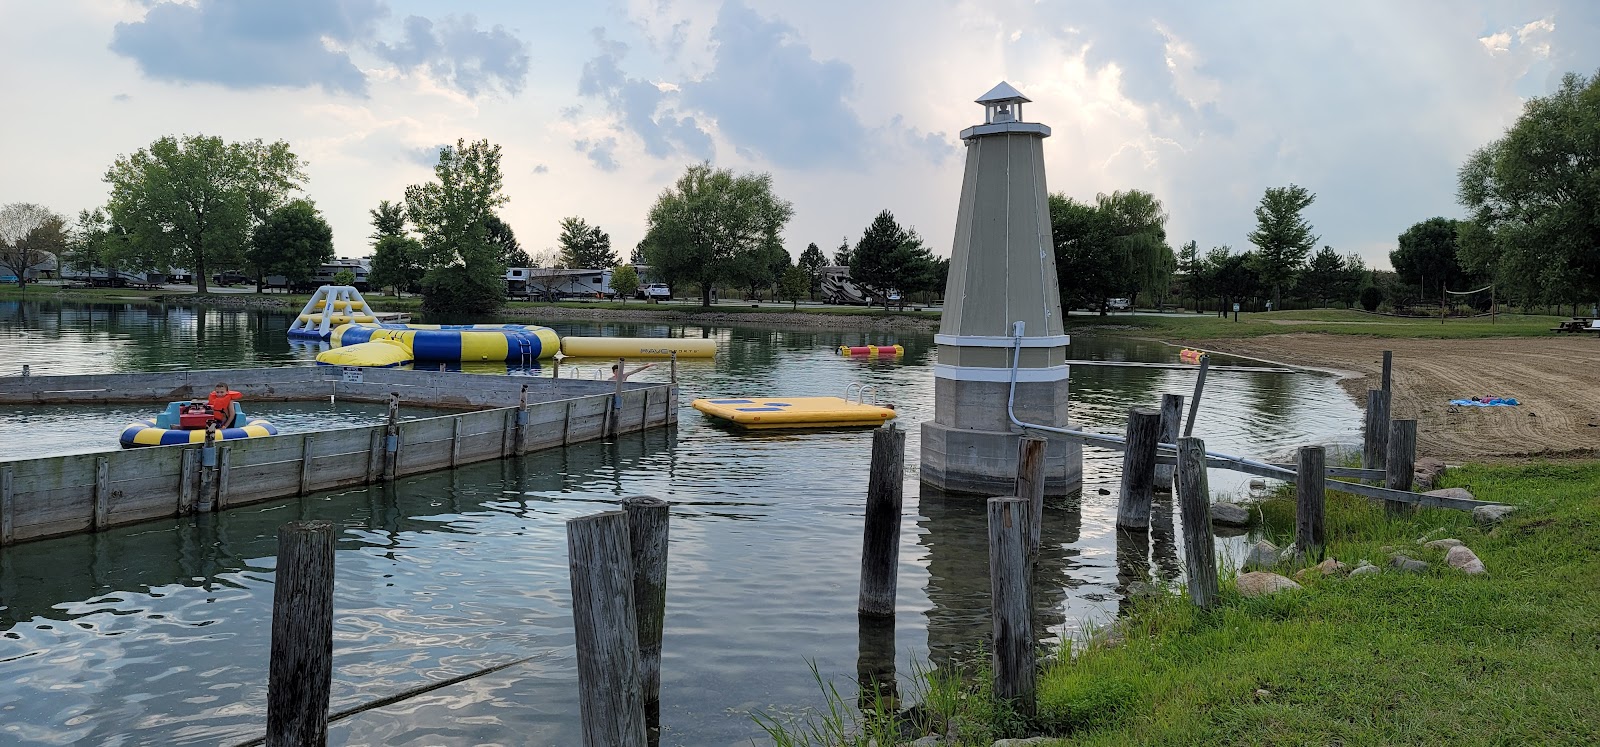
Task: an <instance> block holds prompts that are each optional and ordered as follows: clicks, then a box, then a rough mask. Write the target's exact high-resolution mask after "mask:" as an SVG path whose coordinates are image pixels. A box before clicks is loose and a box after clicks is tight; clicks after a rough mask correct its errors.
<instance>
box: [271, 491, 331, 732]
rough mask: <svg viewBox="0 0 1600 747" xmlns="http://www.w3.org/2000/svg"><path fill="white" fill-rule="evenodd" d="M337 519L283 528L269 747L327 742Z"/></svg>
mask: <svg viewBox="0 0 1600 747" xmlns="http://www.w3.org/2000/svg"><path fill="white" fill-rule="evenodd" d="M333 544H334V534H333V522H329V521H293V522H289V523H287V524H284V525H283V526H282V527H279V529H278V569H277V572H276V581H275V583H274V588H273V591H272V660H271V663H270V668H269V675H268V680H267V739H266V745H267V747H291V746H293V747H300V746H301V745H325V744H327V742H328V697H329V693H330V691H331V689H332V685H333Z"/></svg>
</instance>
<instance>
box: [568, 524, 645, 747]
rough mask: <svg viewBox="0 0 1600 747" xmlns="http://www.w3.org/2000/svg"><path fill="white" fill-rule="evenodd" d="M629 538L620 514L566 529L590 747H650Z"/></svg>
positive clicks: (581, 695) (582, 701)
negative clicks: (647, 742)
mask: <svg viewBox="0 0 1600 747" xmlns="http://www.w3.org/2000/svg"><path fill="white" fill-rule="evenodd" d="M628 535H629V530H628V516H627V514H625V513H623V512H622V511H606V512H604V513H599V514H594V515H592V516H583V517H579V518H576V519H571V520H568V521H567V559H568V560H567V562H568V569H569V571H570V573H571V579H572V622H573V633H574V637H575V638H576V640H577V649H578V693H579V695H578V713H579V717H580V720H581V721H582V723H583V744H584V746H585V747H642V746H643V745H644V744H645V739H646V732H647V729H646V725H645V711H644V697H643V693H642V690H641V687H640V671H639V633H638V622H637V617H636V612H635V609H634V604H633V561H632V559H631V558H630V554H631V552H630V549H629V542H630V540H629V536H628Z"/></svg>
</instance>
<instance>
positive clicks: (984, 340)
mask: <svg viewBox="0 0 1600 747" xmlns="http://www.w3.org/2000/svg"><path fill="white" fill-rule="evenodd" d="M1016 343H1017V341H1016V338H1014V337H1001V336H999V335H934V336H933V344H935V345H956V346H958V347H964V348H1006V349H1010V348H1011V347H1012V346H1013V345H1016ZM1071 344H1072V335H1050V336H1048V337H1024V338H1022V347H1025V348H1064V347H1066V346H1068V345H1071Z"/></svg>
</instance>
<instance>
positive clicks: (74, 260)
mask: <svg viewBox="0 0 1600 747" xmlns="http://www.w3.org/2000/svg"><path fill="white" fill-rule="evenodd" d="M126 253H127V235H126V232H125V231H123V230H122V228H121V227H120V226H117V225H115V224H113V223H112V222H111V217H110V216H109V215H106V212H105V210H102V209H101V208H95V209H93V210H80V211H78V221H77V223H76V224H75V225H74V226H73V229H72V232H71V235H70V237H69V238H68V241H67V247H66V252H65V253H64V255H63V256H62V257H61V259H62V262H63V264H62V267H61V268H60V269H61V272H62V274H63V275H64V274H65V273H66V268H67V267H68V266H70V267H72V268H73V269H77V270H82V271H85V272H87V273H88V274H89V279H90V280H93V279H94V273H95V271H96V270H104V271H105V276H106V277H108V278H109V277H111V276H113V275H114V274H116V273H117V272H118V268H119V267H120V266H121V265H122V262H123V259H124V255H125V254H126Z"/></svg>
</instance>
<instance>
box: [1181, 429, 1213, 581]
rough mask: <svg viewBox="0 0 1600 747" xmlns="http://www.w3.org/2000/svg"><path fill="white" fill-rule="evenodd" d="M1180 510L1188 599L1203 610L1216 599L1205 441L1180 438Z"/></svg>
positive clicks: (1186, 437)
mask: <svg viewBox="0 0 1600 747" xmlns="http://www.w3.org/2000/svg"><path fill="white" fill-rule="evenodd" d="M1177 488H1178V491H1177V492H1178V511H1179V513H1181V514H1182V517H1183V559H1184V571H1185V575H1186V576H1187V577H1188V583H1189V598H1190V599H1193V600H1194V603H1195V604H1196V605H1198V606H1200V607H1201V608H1202V609H1205V608H1209V607H1211V605H1213V604H1215V603H1216V601H1217V551H1216V540H1215V538H1214V537H1213V536H1212V534H1211V490H1210V487H1209V486H1208V485H1207V481H1206V442H1205V441H1202V440H1200V439H1198V438H1192V437H1188V436H1185V437H1184V438H1181V439H1178V469H1177Z"/></svg>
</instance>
